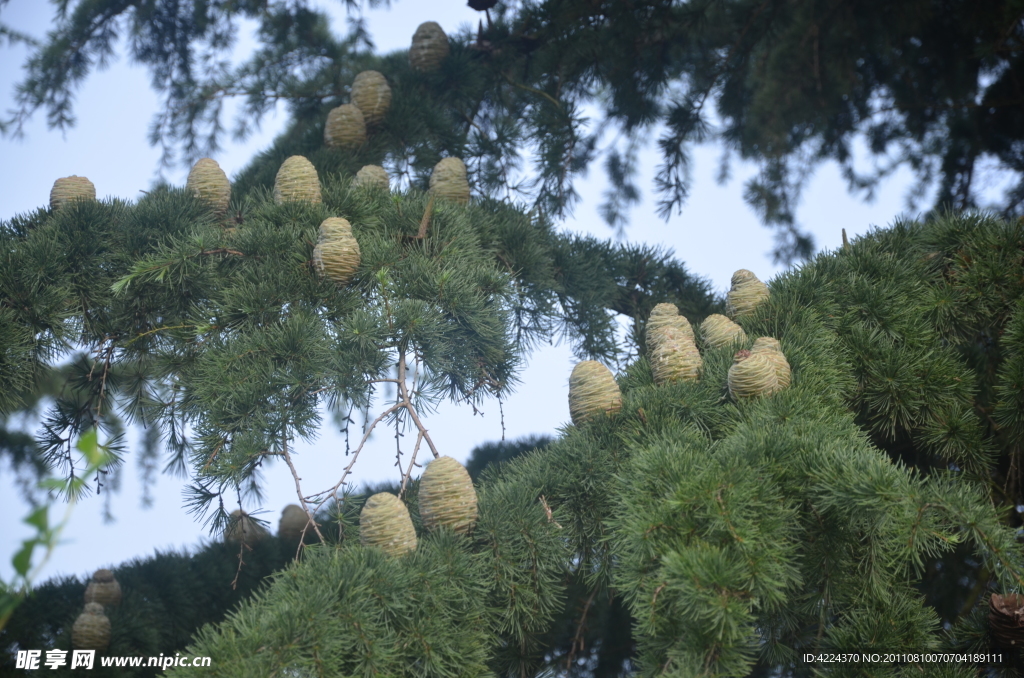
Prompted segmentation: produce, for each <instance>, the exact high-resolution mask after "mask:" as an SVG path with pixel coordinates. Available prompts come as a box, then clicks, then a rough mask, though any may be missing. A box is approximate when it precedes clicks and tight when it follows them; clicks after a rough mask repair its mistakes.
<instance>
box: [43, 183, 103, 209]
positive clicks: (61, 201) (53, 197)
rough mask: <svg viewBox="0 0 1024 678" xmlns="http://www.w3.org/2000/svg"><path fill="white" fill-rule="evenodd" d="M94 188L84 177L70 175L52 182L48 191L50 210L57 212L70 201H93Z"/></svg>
mask: <svg viewBox="0 0 1024 678" xmlns="http://www.w3.org/2000/svg"><path fill="white" fill-rule="evenodd" d="M95 199H96V187H95V186H93V185H92V182H91V181H89V180H88V179H86V178H85V177H79V176H75V175H71V176H70V177H61V178H60V179H57V181H55V182H53V188H51V189H50V209H51V210H54V211H56V210H59V209H60V208H61V207H63V206H64V205H66V204H68V203H69V202H71V201H72V200H95Z"/></svg>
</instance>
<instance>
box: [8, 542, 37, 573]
mask: <svg viewBox="0 0 1024 678" xmlns="http://www.w3.org/2000/svg"><path fill="white" fill-rule="evenodd" d="M38 543H39V540H38V539H26V540H25V541H24V542H23V543H22V546H21V550H20V551H18V552H17V553H15V554H14V557H13V558H11V564H12V565H14V571H15V572H17V573H18V575H19V576H21V577H27V576H28V571H29V568H30V567H31V566H32V551H33V550H35V548H36V545H37V544H38Z"/></svg>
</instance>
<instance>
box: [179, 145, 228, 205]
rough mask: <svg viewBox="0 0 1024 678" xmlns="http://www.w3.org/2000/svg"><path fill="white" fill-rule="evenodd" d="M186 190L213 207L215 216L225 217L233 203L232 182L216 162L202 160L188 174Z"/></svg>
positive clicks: (209, 159)
mask: <svg viewBox="0 0 1024 678" xmlns="http://www.w3.org/2000/svg"><path fill="white" fill-rule="evenodd" d="M185 188H187V189H188V190H189V191H191V192H192V194H193V195H195V196H196V197H197V198H199V199H200V200H203V201H205V202H207V203H208V204H209V205H210V206H211V207H213V211H214V214H217V215H218V216H223V215H224V214H225V213H227V211H228V204H229V203H230V202H231V182H230V181H228V175H226V174H224V170H222V169H221V168H220V165H218V164H217V161H216V160H213V159H211V158H200V159H199V160H198V161H197V162H196V164H195V165H193V166H192V170H191V171H190V172H189V173H188V179H187V180H186V181H185Z"/></svg>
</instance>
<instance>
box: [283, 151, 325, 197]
mask: <svg viewBox="0 0 1024 678" xmlns="http://www.w3.org/2000/svg"><path fill="white" fill-rule="evenodd" d="M303 201H305V202H312V203H319V202H320V177H319V176H318V175H317V173H316V168H315V167H313V163H311V162H310V161H309V160H307V159H306V158H305V157H303V156H301V155H293V156H292V157H290V158H288V159H287V160H285V161H284V162H283V163H281V169H279V170H277V178H276V179H275V180H274V202H276V203H278V204H281V203H283V202H303Z"/></svg>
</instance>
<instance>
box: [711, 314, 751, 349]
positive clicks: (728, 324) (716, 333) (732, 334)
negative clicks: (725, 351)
mask: <svg viewBox="0 0 1024 678" xmlns="http://www.w3.org/2000/svg"><path fill="white" fill-rule="evenodd" d="M700 336H701V338H702V339H703V340H704V343H705V344H707V345H708V346H710V347H711V348H723V347H725V346H729V345H731V344H736V343H741V342H744V341H746V340H747V333H746V332H744V331H743V328H742V327H740V326H739V325H737V324H736V323H734V322H733V321H731V320H729V319H728V318H726V317H725V316H724V315H719V314H718V313H715V314H712V315H709V316H708V317H707V318H705V319H704V322H702V323H701V324H700Z"/></svg>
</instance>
